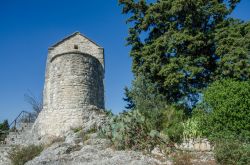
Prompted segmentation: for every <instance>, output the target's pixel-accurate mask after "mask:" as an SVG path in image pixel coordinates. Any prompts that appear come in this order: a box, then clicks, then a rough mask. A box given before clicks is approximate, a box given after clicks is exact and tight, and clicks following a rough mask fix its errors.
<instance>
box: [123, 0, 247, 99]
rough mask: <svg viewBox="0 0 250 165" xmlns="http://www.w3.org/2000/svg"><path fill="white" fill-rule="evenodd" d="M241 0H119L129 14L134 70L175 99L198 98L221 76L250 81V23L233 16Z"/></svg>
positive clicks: (130, 43) (128, 41) (125, 12)
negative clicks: (153, 0) (203, 89)
mask: <svg viewBox="0 0 250 165" xmlns="http://www.w3.org/2000/svg"><path fill="white" fill-rule="evenodd" d="M239 1H240V0H157V1H155V2H154V3H148V2H147V1H146V0H119V3H120V5H122V9H123V10H122V12H123V14H127V15H128V16H129V18H128V20H127V23H129V25H130V28H129V36H128V38H127V43H128V45H130V46H131V47H132V48H131V52H130V55H131V57H132V59H133V65H132V71H133V73H134V75H135V77H137V76H138V75H140V74H143V75H147V78H148V79H150V80H151V81H152V82H155V83H156V84H157V85H158V88H159V91H160V93H161V94H163V95H164V96H166V100H167V102H169V103H180V102H181V101H182V103H185V101H183V100H187V102H188V101H189V100H192V101H193V102H194V104H195V103H196V101H195V100H198V98H199V97H197V94H198V93H199V90H200V89H202V88H204V87H206V86H207V85H208V84H209V83H211V82H213V81H214V80H216V79H218V78H225V77H230V78H235V79H238V80H248V79H249V76H250V74H249V73H250V70H249V68H250V54H249V50H250V42H249V35H250V24H249V23H244V22H240V21H235V20H232V19H231V18H229V15H230V13H231V12H232V11H233V10H234V8H235V6H236V5H237V3H238V2H239Z"/></svg>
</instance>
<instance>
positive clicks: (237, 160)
mask: <svg viewBox="0 0 250 165" xmlns="http://www.w3.org/2000/svg"><path fill="white" fill-rule="evenodd" d="M214 152H215V158H216V160H217V162H218V163H219V164H221V165H246V164H250V144H244V143H242V142H240V141H238V140H233V139H223V140H219V141H217V142H216V145H215V151H214Z"/></svg>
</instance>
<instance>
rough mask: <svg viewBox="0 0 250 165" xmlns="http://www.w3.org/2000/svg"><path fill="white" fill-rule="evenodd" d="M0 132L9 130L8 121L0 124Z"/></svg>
mask: <svg viewBox="0 0 250 165" xmlns="http://www.w3.org/2000/svg"><path fill="white" fill-rule="evenodd" d="M0 130H1V131H7V130H9V122H8V120H4V121H3V123H0Z"/></svg>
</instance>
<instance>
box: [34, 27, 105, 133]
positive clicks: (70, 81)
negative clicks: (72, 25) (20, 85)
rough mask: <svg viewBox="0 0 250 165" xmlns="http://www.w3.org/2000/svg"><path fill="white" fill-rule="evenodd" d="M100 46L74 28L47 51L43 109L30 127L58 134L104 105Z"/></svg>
mask: <svg viewBox="0 0 250 165" xmlns="http://www.w3.org/2000/svg"><path fill="white" fill-rule="evenodd" d="M103 79H104V49H103V48H102V47H100V46H99V45H97V44H96V43H95V42H93V41H91V40H90V39H88V38H87V37H85V36H84V35H82V34H80V33H79V32H76V33H74V34H72V35H70V36H68V37H66V38H64V39H63V40H61V41H59V42H58V43H56V44H55V45H53V46H52V47H51V48H49V51H48V57H47V64H46V75H45V84H44V91H43V110H42V111H41V113H40V114H39V116H38V118H37V120H36V122H35V124H34V126H33V129H35V130H36V132H37V133H38V134H39V135H41V136H44V135H48V136H62V135H63V134H64V133H65V132H66V131H68V130H69V129H72V128H79V127H81V126H83V127H84V124H83V123H84V122H86V121H84V120H86V119H87V118H88V116H89V115H90V114H91V111H93V109H95V110H96V109H104V85H103Z"/></svg>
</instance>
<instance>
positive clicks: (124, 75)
mask: <svg viewBox="0 0 250 165" xmlns="http://www.w3.org/2000/svg"><path fill="white" fill-rule="evenodd" d="M249 10H250V1H249V0H242V2H241V3H240V4H239V5H238V7H237V8H236V10H235V11H234V13H233V14H232V16H233V17H236V18H240V19H243V20H245V21H249V20H250V11H249ZM125 20H126V16H124V15H122V14H121V8H120V7H119V6H118V2H117V0H91V1H85V0H36V1H34V0H22V1H20V0H11V1H9V0H1V1H0V36H1V37H0V57H1V58H0V121H2V120H3V119H9V120H10V121H12V120H13V119H14V118H15V117H16V116H17V115H18V113H19V112H21V111H22V110H26V111H30V107H29V105H28V104H27V103H26V102H25V101H24V94H25V93H27V92H28V91H29V90H30V91H32V93H33V94H34V95H36V96H39V95H41V93H42V89H43V83H44V75H45V62H46V57H47V50H48V47H50V46H51V45H52V44H53V43H55V42H57V41H59V40H61V39H62V38H64V37H65V36H67V35H69V34H71V33H73V32H75V31H80V32H81V33H83V34H84V35H86V36H88V37H89V38H91V39H92V40H93V41H95V42H97V43H98V44H99V45H101V46H103V47H104V48H105V64H106V73H105V74H106V75H105V100H106V108H107V109H111V110H112V111H113V112H114V113H118V112H121V111H122V110H123V109H124V105H125V103H124V102H123V100H122V97H123V96H124V94H123V93H124V90H123V89H124V87H125V86H130V83H131V80H132V78H133V75H132V73H131V59H130V57H129V47H127V46H125V44H126V41H125V38H126V37H127V30H128V27H127V25H126V24H125Z"/></svg>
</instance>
